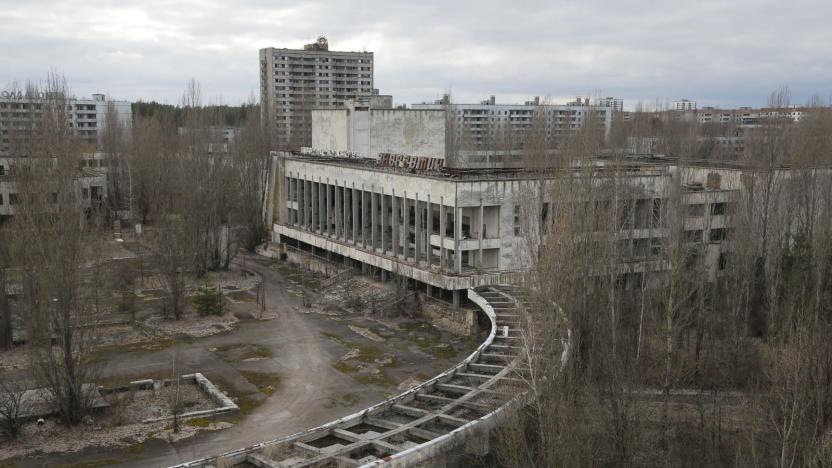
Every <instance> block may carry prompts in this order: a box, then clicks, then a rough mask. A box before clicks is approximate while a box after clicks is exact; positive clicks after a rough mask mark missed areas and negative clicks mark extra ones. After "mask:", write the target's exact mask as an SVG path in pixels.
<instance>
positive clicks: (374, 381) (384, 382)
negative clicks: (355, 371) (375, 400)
mask: <svg viewBox="0 0 832 468" xmlns="http://www.w3.org/2000/svg"><path fill="white" fill-rule="evenodd" d="M353 378H354V379H355V380H356V381H358V382H359V383H362V384H364V385H378V386H379V387H393V386H395V385H396V382H395V381H394V380H393V379H391V378H390V377H389V376H388V375H387V374H385V373H384V372H379V373H378V374H362V375H356V376H353Z"/></svg>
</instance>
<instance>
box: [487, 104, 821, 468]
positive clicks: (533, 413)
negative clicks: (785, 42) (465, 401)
mask: <svg viewBox="0 0 832 468" xmlns="http://www.w3.org/2000/svg"><path fill="white" fill-rule="evenodd" d="M769 106H770V107H772V108H780V109H785V108H787V107H788V91H787V90H779V91H777V92H775V93H773V94H772V96H771V98H770V102H769ZM645 124H648V125H645ZM702 127H703V126H701V125H698V124H696V123H695V122H693V123H690V122H688V123H680V122H672V121H671V122H661V121H655V115H654V114H648V113H644V114H639V113H636V115H635V116H634V118H633V120H631V121H630V122H628V123H627V124H623V123H621V122H619V126H618V127H617V128H614V130H613V133H612V135H611V136H610V138H609V139H607V140H605V139H604V138H603V135H601V134H600V133H599V131H598V130H597V129H593V128H592V127H587V128H585V129H581V130H579V131H577V132H575V133H574V134H572V135H570V136H569V138H567V139H565V140H564V141H562V142H561V144H560V146H559V148H557V151H551V150H553V148H550V147H546V146H545V145H544V144H542V143H541V142H542V141H543V139H542V138H539V137H537V136H536V133H535V132H536V129H537V128H540V124H535V123H533V124H532V125H531V127H530V129H529V130H528V132H527V133H526V147H527V148H528V150H529V154H530V156H531V157H532V164H530V166H531V167H532V170H534V171H538V172H539V174H540V179H539V181H540V185H539V187H543V188H542V189H539V190H538V189H535V190H530V191H529V192H528V194H527V195H526V197H527V200H526V201H525V202H524V203H523V210H524V212H523V218H524V220H526V221H525V222H524V228H523V236H524V238H525V239H526V242H525V244H526V245H527V250H528V251H529V252H530V253H529V255H530V256H531V258H532V259H534V269H533V271H532V272H530V273H529V274H528V275H527V278H526V279H525V287H526V288H527V290H528V291H529V294H530V297H531V298H532V301H531V302H532V306H531V307H529V308H528V309H527V310H526V311H525V312H524V313H523V317H522V319H523V320H522V321H521V327H520V329H521V336H522V340H521V343H522V345H521V349H520V350H519V351H520V354H521V355H522V356H523V357H524V360H523V363H524V365H523V366H521V367H524V368H525V369H524V370H523V371H522V372H519V373H518V378H520V379H521V380H522V381H523V384H522V386H523V388H524V389H525V390H526V391H527V398H526V400H525V401H524V403H525V404H523V405H517V406H515V407H514V408H513V410H512V411H510V412H509V413H510V416H508V417H507V418H506V420H505V421H504V423H503V424H502V425H501V428H500V429H498V430H497V433H496V435H495V436H494V439H495V450H494V451H493V456H492V458H490V459H489V463H493V464H497V465H500V466H506V467H521V466H522V467H527V466H541V467H551V466H742V467H745V466H748V467H751V466H776V467H797V466H811V467H828V466H830V463H832V344H830V341H829V337H830V336H832V315H830V305H829V304H830V299H832V270H830V267H832V252H830V248H832V211H830V210H832V171H830V167H829V166H830V164H829V154H830V150H832V109H830V108H829V107H828V106H825V105H817V106H814V107H812V108H811V109H810V111H809V113H808V114H807V116H806V117H805V118H804V119H803V120H802V121H801V122H799V123H794V122H791V121H786V120H784V119H780V118H770V119H764V120H763V121H761V122H760V123H759V124H758V125H757V126H756V127H754V128H753V129H751V130H750V131H749V132H748V133H747V138H746V139H745V149H744V151H743V153H742V155H741V158H740V160H739V161H738V162H740V163H741V164H739V165H736V166H735V169H734V172H733V173H734V174H735V175H736V177H737V180H738V181H739V184H738V185H739V187H740V188H739V190H737V191H733V192H732V194H731V200H730V203H729V204H728V205H727V206H728V208H727V209H726V210H725V211H724V212H723V211H720V213H721V214H720V216H722V217H723V218H724V219H725V220H726V224H727V225H728V228H727V229H726V230H724V231H720V232H721V233H722V234H721V236H720V238H718V239H707V238H702V234H701V233H700V234H699V238H698V239H693V238H692V237H691V234H690V227H689V226H688V228H687V229H686V222H687V221H686V219H688V218H689V215H688V213H689V210H690V208H689V206H690V203H689V202H688V197H689V196H690V189H689V187H686V186H685V182H684V181H686V180H689V179H690V177H688V176H689V175H690V174H686V171H693V170H695V169H696V164H695V162H701V152H700V150H701V145H702V142H703V141H704V140H703V139H702V138H699V137H700V136H701V132H702V131H703V128H702ZM644 136H649V137H651V138H654V139H655V140H656V141H658V142H659V145H660V146H661V147H662V151H665V152H666V154H668V155H672V156H673V157H674V158H676V159H678V162H677V163H674V165H673V167H674V168H675V169H672V170H671V169H668V171H669V172H670V173H669V174H666V175H665V180H666V183H665V186H664V187H663V189H662V191H663V194H662V195H661V197H657V196H656V194H655V193H652V194H651V193H650V190H649V189H646V188H645V186H644V185H642V184H639V183H634V182H633V176H632V168H633V162H632V158H631V157H630V155H629V152H628V151H627V150H626V149H625V146H626V145H625V142H626V141H627V139H628V138H631V137H644ZM535 152H537V153H538V154H539V156H540V157H538V158H535V157H534V156H535ZM599 154H605V155H606V156H607V157H606V158H605V160H604V165H603V167H599V166H598V165H597V164H589V165H584V167H583V169H581V170H577V171H576V170H575V164H576V161H579V162H580V161H583V162H584V163H586V162H587V161H589V160H591V159H596V158H595V156H596V155H599ZM663 167H666V166H663ZM567 169H568V171H567ZM565 172H569V176H563V177H558V176H556V175H555V176H553V174H564V173H565ZM552 180H554V182H552ZM547 181H548V182H547ZM539 187H538V188H539ZM544 200H545V203H547V204H548V206H547V210H546V212H547V216H545V219H544V217H543V216H542V214H541V205H542V203H544ZM634 200H645V201H648V200H649V201H648V202H646V203H641V204H639V203H638V202H636V203H633V201H634ZM639 205H641V206H639ZM642 216H643V217H646V218H648V220H647V222H646V223H641V224H638V222H636V225H635V226H634V224H633V221H632V219H633V218H638V217H642ZM531 220H534V221H531ZM636 228H639V229H647V230H651V234H650V238H651V241H650V242H649V244H647V247H648V248H646V249H643V250H641V251H640V252H638V253H636V251H637V250H638V247H639V246H638V242H639V240H638V239H636V237H637V236H634V235H632V232H633V230H634V229H636ZM715 249H717V250H716V252H714V250H715ZM717 253H718V257H717V256H715V255H717ZM567 329H568V330H570V332H571V337H572V340H573V345H572V347H571V349H570V355H569V360H568V362H567V364H566V366H565V367H563V368H561V353H562V352H563V347H562V345H561V342H560V341H559V340H558V339H557V338H559V337H564V336H565V334H566V331H565V330H567Z"/></svg>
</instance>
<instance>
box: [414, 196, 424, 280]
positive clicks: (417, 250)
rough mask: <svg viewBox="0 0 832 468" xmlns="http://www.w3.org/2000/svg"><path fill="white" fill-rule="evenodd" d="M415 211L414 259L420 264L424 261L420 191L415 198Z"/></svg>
mask: <svg viewBox="0 0 832 468" xmlns="http://www.w3.org/2000/svg"><path fill="white" fill-rule="evenodd" d="M413 213H415V216H414V217H413V247H414V250H413V260H415V261H416V263H417V264H418V263H420V262H421V261H422V255H421V253H422V203H420V202H419V194H418V193H416V199H415V200H413Z"/></svg>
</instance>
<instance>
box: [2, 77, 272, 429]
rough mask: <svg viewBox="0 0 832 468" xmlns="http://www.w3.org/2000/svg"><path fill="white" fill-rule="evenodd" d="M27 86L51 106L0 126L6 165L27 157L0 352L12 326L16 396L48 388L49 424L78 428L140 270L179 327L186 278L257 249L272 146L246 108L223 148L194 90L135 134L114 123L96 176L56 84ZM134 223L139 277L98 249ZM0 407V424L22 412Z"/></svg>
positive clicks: (18, 172)
mask: <svg viewBox="0 0 832 468" xmlns="http://www.w3.org/2000/svg"><path fill="white" fill-rule="evenodd" d="M28 88H30V91H31V90H36V91H40V92H42V94H41V93H38V94H37V95H43V96H46V98H45V99H43V100H42V101H40V102H39V104H38V106H37V107H34V106H30V109H29V110H28V111H27V112H26V113H25V114H26V115H23V113H21V116H19V117H20V118H18V119H17V121H16V122H15V124H14V125H11V126H9V131H10V133H13V135H11V138H10V140H11V141H13V142H15V145H20V146H13V147H12V155H15V154H16V155H20V156H23V157H20V158H16V159H14V160H13V162H12V164H13V167H12V170H11V171H10V173H9V175H10V176H11V177H12V178H11V181H12V184H13V187H14V190H15V191H16V197H15V198H16V200H17V201H18V202H17V203H15V206H14V207H13V208H14V213H13V216H11V217H10V218H9V219H7V220H5V221H4V222H3V223H0V284H2V285H3V286H4V290H3V294H0V350H2V349H9V348H11V347H12V346H13V328H14V327H13V319H14V318H15V316H16V317H19V319H20V321H21V322H22V324H23V331H24V333H25V336H26V341H27V346H29V348H30V350H31V365H32V367H31V375H30V377H31V378H32V379H33V381H32V382H29V383H27V385H25V386H27V387H32V386H35V385H36V386H39V387H43V388H46V389H48V390H49V394H50V398H51V400H52V401H51V403H52V405H53V408H54V409H55V411H56V414H57V415H58V416H59V417H60V419H61V420H62V421H63V422H64V423H66V424H68V425H73V424H77V423H78V422H80V421H81V420H82V418H83V417H84V416H85V415H86V414H87V413H88V411H89V409H90V405H91V404H92V400H91V398H92V394H91V392H90V391H89V390H88V387H87V384H90V383H94V382H95V380H96V378H97V376H98V375H99V365H98V364H97V360H96V359H95V351H96V349H97V347H98V346H99V345H100V344H101V343H100V336H99V328H100V327H99V322H100V320H101V317H102V316H104V315H106V314H108V313H111V312H113V311H116V310H117V308H118V307H119V304H118V303H117V302H118V301H117V300H116V299H115V298H116V297H117V296H118V295H119V294H122V293H124V294H130V293H132V292H133V288H134V287H135V283H136V276H137V275H138V274H140V273H139V271H137V270H141V274H144V275H147V274H155V275H157V276H158V277H159V278H160V279H161V283H162V285H163V290H164V294H163V295H164V297H163V298H162V301H161V303H162V306H161V310H162V312H163V313H164V315H165V316H167V317H168V318H169V319H173V320H178V319H180V318H181V317H182V314H183V313H184V310H185V293H186V290H185V287H186V277H196V278H200V277H203V276H204V275H206V274H207V273H208V272H209V271H212V270H221V269H226V268H228V266H229V264H230V262H231V260H232V259H233V257H234V255H235V254H236V252H237V251H238V250H240V249H248V250H253V249H254V248H255V247H257V246H258V245H259V244H260V243H262V242H263V241H264V240H265V239H266V235H267V231H266V229H265V226H264V224H263V218H262V215H263V208H264V206H265V201H266V197H267V194H266V185H267V182H268V177H269V171H268V170H269V152H268V149H269V148H268V146H267V143H266V139H265V136H264V135H265V134H264V132H263V131H262V129H261V127H260V119H259V115H258V113H257V112H255V111H254V110H253V109H255V107H251V106H249V107H246V109H247V110H246V111H244V112H242V113H237V114H236V115H237V116H238V117H239V118H240V119H242V120H240V121H239V123H240V125H239V129H238V132H237V135H236V138H235V139H234V141H233V142H225V141H224V140H223V136H222V134H221V133H217V131H216V128H215V124H216V122H217V115H218V114H217V109H216V108H212V107H210V106H205V105H203V103H202V95H201V90H200V86H199V84H198V83H197V82H196V81H194V80H191V81H190V82H189V83H188V84H187V86H186V89H185V92H184V93H183V97H182V100H181V102H180V104H179V106H178V107H176V108H169V107H164V106H157V107H154V108H153V110H152V112H148V113H145V114H141V113H139V114H138V115H137V117H136V118H135V119H134V120H133V124H132V126H131V127H130V128H122V127H121V126H120V123H119V121H118V119H116V118H114V115H113V114H110V115H111V116H112V118H107V119H106V120H105V122H106V124H105V128H102V129H99V132H101V134H100V135H99V139H98V143H99V145H98V147H99V150H100V151H101V152H102V155H103V165H102V167H101V168H99V169H98V172H96V171H92V173H91V172H90V171H89V170H85V164H84V163H83V162H84V160H86V159H88V158H89V157H90V154H89V153H90V148H89V146H88V145H86V144H85V143H84V142H83V141H82V139H81V138H80V137H79V135H78V134H77V132H76V131H75V129H74V128H72V127H70V125H69V123H68V121H67V118H66V105H67V100H68V99H67V97H68V96H70V92H69V89H68V86H67V85H66V82H65V80H64V79H63V77H61V76H60V75H57V74H53V75H50V76H49V79H48V80H47V81H46V83H45V84H44V85H43V86H42V88H40V89H38V88H37V87H35V86H28ZM33 95H35V94H33ZM111 112H112V109H108V113H111ZM227 117H228V115H226V116H225V117H223V119H225V121H224V122H223V123H225V122H227V121H228V120H227ZM235 118H237V117H235ZM24 145H25V147H24ZM101 171H103V173H104V174H105V176H106V177H105V178H104V179H103V180H106V190H104V192H103V193H102V197H101V198H99V199H93V200H91V199H89V197H86V198H85V197H84V196H83V195H82V191H83V190H84V189H85V188H86V187H85V185H84V184H85V183H86V182H85V180H88V179H89V178H90V177H91V176H93V178H95V177H97V176H99V175H101ZM83 193H88V192H83ZM104 194H106V196H104ZM137 224H140V225H141V229H140V230H139V229H136V231H135V232H136V234H135V235H134V236H132V237H133V239H135V240H134V241H133V243H132V245H134V247H131V248H134V249H135V252H136V254H137V256H138V261H137V266H136V267H130V268H124V267H123V265H121V264H119V263H118V262H114V261H113V259H111V258H107V257H106V255H105V254H104V252H105V251H106V248H105V243H106V241H107V239H108V238H109V239H112V236H113V232H114V231H113V229H114V227H117V228H120V227H124V228H125V229H127V230H130V231H133V229H134V227H135V225H137ZM125 290H128V292H127V293H125ZM7 292H8V293H13V295H7V294H6V293H7ZM10 378H11V379H12V380H9V379H4V382H5V383H4V385H3V388H5V389H6V390H4V391H0V395H2V396H3V397H2V398H0V400H2V402H4V403H6V402H13V401H15V400H14V399H13V398H12V397H10V395H19V394H20V392H19V391H12V390H20V386H19V385H13V386H12V387H14V389H11V388H10V386H9V385H6V384H10V383H12V382H13V381H15V380H19V379H17V378H15V377H10ZM0 406H2V408H0V413H3V412H4V410H3V408H5V407H6V406H12V407H14V406H17V407H18V410H19V405H5V404H4V405H0ZM3 416H7V415H5V414H0V420H3V421H5V423H7V424H4V426H8V427H7V430H5V431H4V432H6V434H7V435H9V436H12V435H14V433H15V432H16V429H15V426H17V427H18V428H19V421H18V420H17V418H9V417H6V418H4V417H3ZM16 421H17V422H16Z"/></svg>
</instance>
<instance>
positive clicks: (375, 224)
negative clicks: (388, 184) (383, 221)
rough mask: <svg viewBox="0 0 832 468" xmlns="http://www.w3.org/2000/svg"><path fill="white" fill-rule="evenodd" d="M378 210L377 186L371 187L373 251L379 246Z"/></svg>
mask: <svg viewBox="0 0 832 468" xmlns="http://www.w3.org/2000/svg"><path fill="white" fill-rule="evenodd" d="M377 208H378V203H377V202H376V186H375V185H371V186H370V244H371V245H372V250H376V249H377V248H378V245H377V244H376V241H378V236H376V229H377V228H378V214H377V213H376V211H377Z"/></svg>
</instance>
